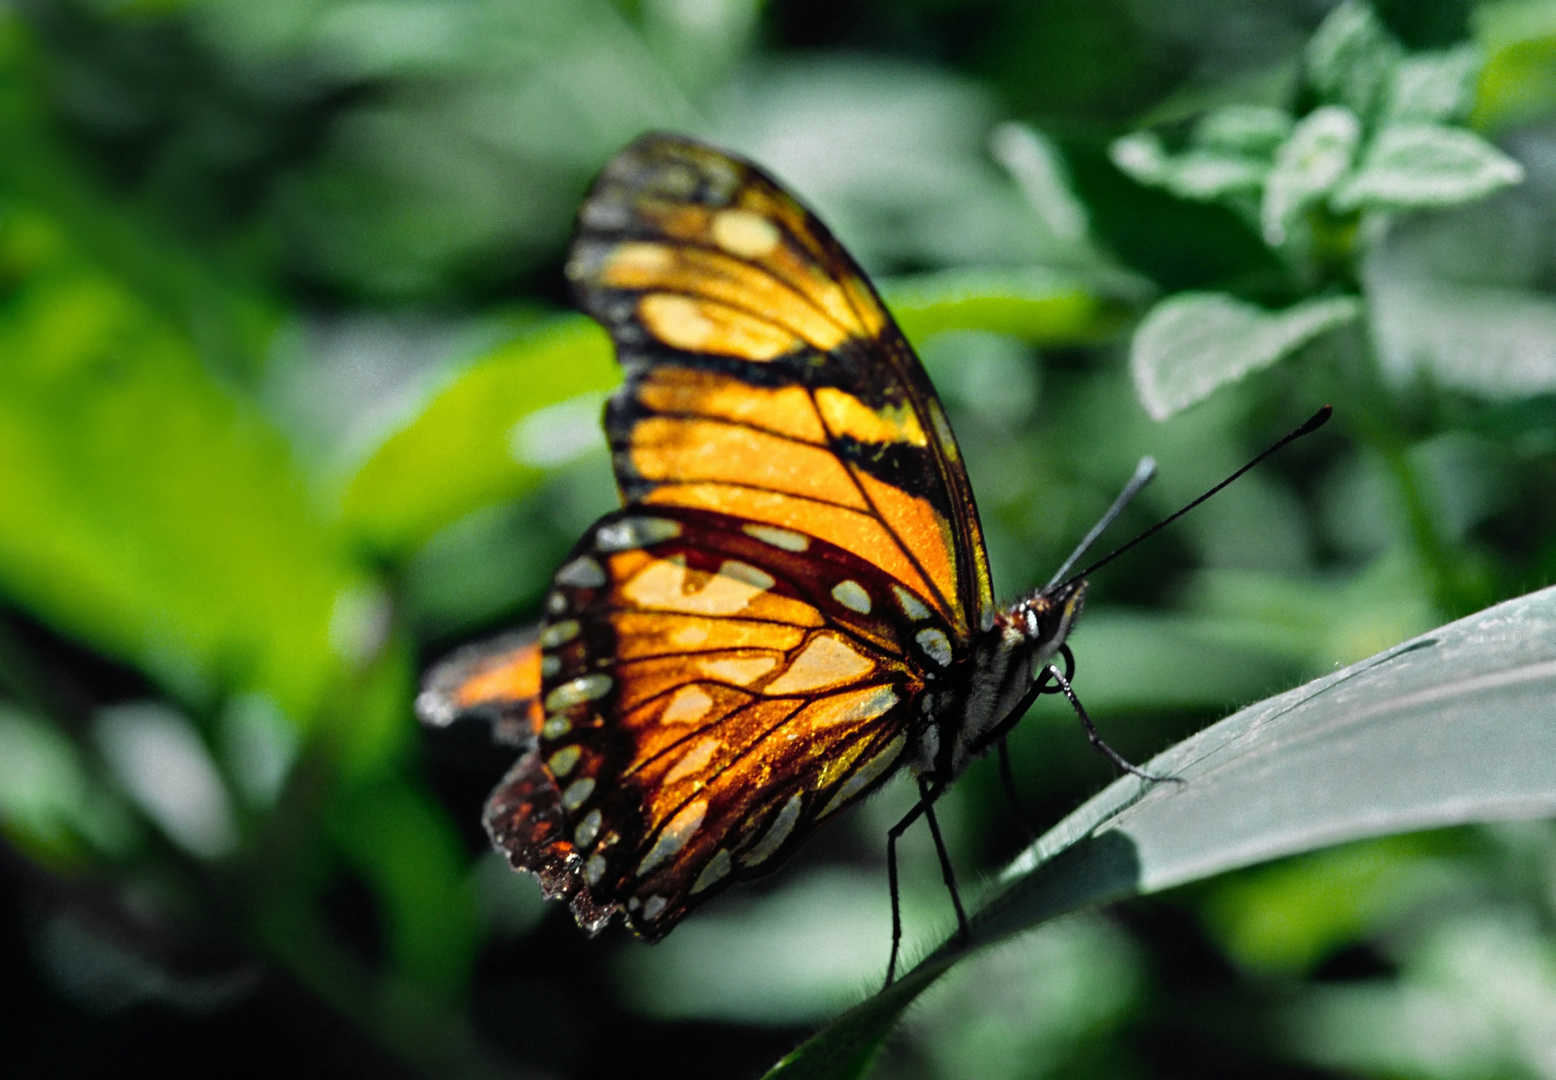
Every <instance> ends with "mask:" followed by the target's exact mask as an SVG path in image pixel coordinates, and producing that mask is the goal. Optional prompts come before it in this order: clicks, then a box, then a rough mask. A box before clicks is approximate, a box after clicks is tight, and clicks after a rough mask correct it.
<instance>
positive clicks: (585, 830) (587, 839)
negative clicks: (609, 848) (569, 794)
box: [573, 810, 600, 848]
mask: <svg viewBox="0 0 1556 1080" xmlns="http://www.w3.org/2000/svg"><path fill="white" fill-rule="evenodd" d="M599 833H600V812H599V811H598V810H590V811H589V812H588V813H587V814H585V815H584V818H583V820H582V821H580V822H579V823H578V828H576V829H574V830H573V843H574V844H576V845H578V846H579V847H581V848H586V847H588V846H589V845H590V844H592V843H594V838H595V837H596V836H598V835H599Z"/></svg>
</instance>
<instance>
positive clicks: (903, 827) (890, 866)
mask: <svg viewBox="0 0 1556 1080" xmlns="http://www.w3.org/2000/svg"><path fill="white" fill-rule="evenodd" d="M920 791H921V794H920V798H919V801H918V803H916V804H915V805H914V807H913V809H912V810H909V811H908V813H907V815H906V816H905V817H904V818H903V819H902V820H901V821H899V822H897V824H895V825H893V826H892V827H891V828H890V829H889V830H887V832H886V880H887V882H888V883H889V886H890V891H891V960H890V961H888V962H887V964H886V985H887V986H890V985H891V984H892V980H893V979H895V978H896V977H897V951H898V949H899V947H900V946H901V945H902V903H901V899H900V897H899V896H898V893H897V838H898V837H899V836H901V835H902V834H903V833H905V832H907V831H908V826H910V825H912V824H913V823H914V822H915V821H917V820H918V819H919V815H920V814H922V813H923V812H924V810H925V808H926V807H925V803H924V800H923V797H922V789H920Z"/></svg>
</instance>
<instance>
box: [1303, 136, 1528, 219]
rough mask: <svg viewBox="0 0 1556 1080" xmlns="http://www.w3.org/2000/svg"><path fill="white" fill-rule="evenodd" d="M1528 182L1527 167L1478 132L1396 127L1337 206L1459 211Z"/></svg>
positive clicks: (1379, 141) (1373, 149) (1374, 148)
mask: <svg viewBox="0 0 1556 1080" xmlns="http://www.w3.org/2000/svg"><path fill="white" fill-rule="evenodd" d="M1523 178H1524V169H1523V166H1522V165H1520V164H1518V162H1516V161H1514V160H1513V159H1512V158H1510V157H1508V156H1507V155H1506V154H1504V153H1503V152H1502V151H1500V150H1498V149H1497V148H1496V147H1495V146H1492V145H1491V144H1490V143H1488V142H1487V141H1486V140H1485V139H1482V138H1481V137H1480V136H1479V135H1476V134H1474V133H1473V132H1470V131H1465V130H1463V129H1461V128H1450V127H1442V126H1440V125H1438V124H1396V125H1394V126H1393V127H1389V128H1385V129H1383V131H1381V132H1379V133H1378V137H1377V138H1376V139H1375V140H1373V143H1372V145H1371V146H1370V147H1369V148H1368V150H1367V154H1366V156H1365V157H1364V158H1363V159H1362V163H1361V167H1360V168H1359V169H1357V171H1356V173H1355V174H1354V175H1353V176H1352V177H1351V178H1350V179H1349V180H1348V181H1346V183H1345V185H1344V186H1343V187H1341V188H1340V190H1339V191H1337V192H1336V193H1335V195H1334V198H1333V200H1332V202H1333V203H1334V205H1335V207H1336V208H1337V209H1340V210H1352V209H1355V208H1356V207H1359V206H1368V207H1375V208H1380V209H1407V208H1415V207H1434V206H1453V205H1455V204H1457V203H1465V202H1473V201H1474V200H1476V199H1480V198H1484V197H1485V196H1487V195H1489V194H1491V193H1492V192H1493V191H1497V190H1499V189H1500V188H1504V187H1508V186H1509V185H1512V184H1516V183H1519V182H1520V181H1522V180H1523Z"/></svg>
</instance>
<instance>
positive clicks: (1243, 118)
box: [1189, 105, 1296, 161]
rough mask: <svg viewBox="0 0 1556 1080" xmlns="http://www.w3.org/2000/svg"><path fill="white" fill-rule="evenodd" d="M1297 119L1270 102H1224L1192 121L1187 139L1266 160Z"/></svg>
mask: <svg viewBox="0 0 1556 1080" xmlns="http://www.w3.org/2000/svg"><path fill="white" fill-rule="evenodd" d="M1295 126H1296V121H1295V120H1293V119H1292V117H1291V114H1290V113H1288V112H1286V110H1284V109H1276V108H1273V107H1271V106H1269V105H1223V106H1221V107H1220V108H1218V109H1212V110H1210V111H1209V112H1207V113H1206V114H1205V115H1204V116H1202V117H1200V118H1199V120H1198V121H1196V122H1195V124H1194V131H1193V133H1192V134H1191V135H1190V137H1189V141H1190V142H1192V143H1193V144H1194V145H1195V146H1197V147H1200V148H1201V149H1204V150H1219V151H1221V152H1223V153H1227V154H1234V155H1237V156H1239V157H1246V158H1255V159H1263V160H1264V161H1269V160H1271V159H1272V158H1273V157H1274V156H1275V151H1276V149H1277V148H1278V147H1279V146H1280V144H1281V143H1283V142H1285V141H1286V140H1287V139H1288V138H1289V137H1290V136H1291V130H1292V128H1293V127H1295Z"/></svg>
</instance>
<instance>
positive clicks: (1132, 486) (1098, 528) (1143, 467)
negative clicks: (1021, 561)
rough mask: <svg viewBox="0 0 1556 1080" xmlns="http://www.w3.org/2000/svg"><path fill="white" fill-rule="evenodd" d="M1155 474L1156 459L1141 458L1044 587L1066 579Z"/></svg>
mask: <svg viewBox="0 0 1556 1080" xmlns="http://www.w3.org/2000/svg"><path fill="white" fill-rule="evenodd" d="M1155 476H1156V459H1154V458H1148V457H1143V458H1141V459H1140V464H1138V465H1136V466H1135V474H1134V475H1133V476H1131V477H1130V478H1129V483H1127V484H1125V485H1124V490H1123V491H1120V492H1119V493H1118V498H1116V499H1114V500H1113V505H1112V506H1110V507H1108V512H1107V513H1105V514H1103V515H1102V516H1101V517H1100V518H1098V519H1097V523H1096V524H1095V525H1093V526H1092V527H1091V532H1089V533H1087V534H1086V536H1085V538H1084V539H1082V540H1081V542H1080V543H1079V544H1076V545H1075V550H1074V551H1072V552H1070V557H1069V558H1068V559H1066V560H1064V562H1063V563H1062V564H1061V565H1060V567H1059V569H1057V570H1055V571H1054V576H1053V577H1051V578H1049V579H1048V584H1047V585H1045V586H1043V588H1044V589H1051V588H1053V587H1054V585H1056V584H1057V583H1058V582H1060V581H1062V580H1064V575H1066V574H1068V573H1069V572H1070V567H1072V566H1074V565H1075V564H1076V563H1077V562H1079V561H1080V558H1081V556H1082V555H1084V554H1086V549H1087V548H1089V547H1091V545H1093V544H1095V543H1096V542H1097V537H1099V536H1101V535H1102V533H1103V531H1104V530H1105V529H1106V528H1107V527H1108V526H1109V525H1111V524H1113V522H1114V520H1115V519H1116V518H1117V517H1118V515H1120V514H1122V513H1123V512H1124V507H1126V506H1128V505H1129V504H1130V503H1131V502H1132V501H1133V500H1134V497H1135V496H1136V495H1138V494H1140V489H1141V488H1143V487H1145V485H1147V484H1149V483H1150V482H1151V480H1152V478H1153V477H1155Z"/></svg>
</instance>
